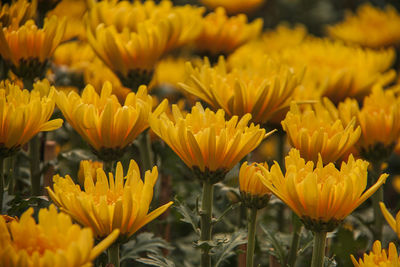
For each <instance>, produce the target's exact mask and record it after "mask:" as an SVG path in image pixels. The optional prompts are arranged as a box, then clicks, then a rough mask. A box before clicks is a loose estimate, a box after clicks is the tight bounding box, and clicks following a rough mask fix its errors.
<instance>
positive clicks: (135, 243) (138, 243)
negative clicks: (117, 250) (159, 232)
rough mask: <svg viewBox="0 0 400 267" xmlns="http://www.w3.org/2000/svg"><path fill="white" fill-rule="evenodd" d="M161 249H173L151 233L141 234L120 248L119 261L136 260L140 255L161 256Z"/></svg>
mask: <svg viewBox="0 0 400 267" xmlns="http://www.w3.org/2000/svg"><path fill="white" fill-rule="evenodd" d="M162 249H168V250H171V249H173V247H172V246H171V245H170V244H169V243H168V242H167V241H165V240H164V239H162V238H161V237H155V236H154V234H153V233H141V234H139V235H138V236H137V237H136V239H133V240H131V241H129V242H127V243H126V244H125V245H124V246H123V247H122V257H121V261H124V260H127V259H134V260H137V259H138V258H140V257H141V256H140V254H141V253H149V254H153V255H161V254H162V251H161V250H162Z"/></svg>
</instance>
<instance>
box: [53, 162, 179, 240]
mask: <svg viewBox="0 0 400 267" xmlns="http://www.w3.org/2000/svg"><path fill="white" fill-rule="evenodd" d="M108 175H109V176H108V177H107V175H106V174H105V172H104V171H103V170H102V169H97V173H96V182H94V177H92V176H91V172H85V186H84V190H81V188H80V187H79V186H78V185H76V184H75V183H74V182H73V181H72V179H71V177H69V176H68V175H67V176H66V177H65V178H63V177H60V176H59V175H56V176H54V178H53V180H54V186H53V187H54V191H53V190H51V189H50V188H49V187H47V190H48V192H49V195H50V197H51V199H52V200H53V201H54V203H55V204H56V205H57V206H58V207H60V208H61V210H62V211H64V212H66V213H68V214H69V215H71V217H72V218H74V219H75V220H76V221H77V222H79V223H80V224H82V225H85V226H88V227H90V228H92V230H93V233H94V234H95V236H96V237H98V238H100V237H104V236H107V235H109V234H110V233H111V232H112V231H113V230H114V229H119V230H120V239H123V240H125V239H127V238H129V237H130V236H131V235H133V234H134V233H135V232H136V231H137V230H139V229H140V228H141V227H143V226H144V225H146V224H147V223H149V222H150V221H152V220H154V219H155V218H157V217H158V216H159V215H160V214H162V213H163V212H164V211H165V210H166V209H167V208H168V207H169V206H171V205H172V202H169V203H167V204H165V205H163V206H161V207H159V208H157V209H156V210H154V211H152V212H150V213H148V212H149V206H150V203H151V200H152V198H153V187H154V184H155V183H156V181H157V178H158V171H157V167H156V166H154V167H153V169H152V170H151V171H150V170H148V171H146V173H145V177H144V181H142V179H141V178H140V171H139V167H138V166H137V164H136V162H135V161H134V160H131V162H130V164H129V169H128V172H127V174H126V176H124V173H123V169H122V164H121V163H120V162H118V163H117V168H116V171H115V176H114V175H113V174H112V173H109V174H108Z"/></svg>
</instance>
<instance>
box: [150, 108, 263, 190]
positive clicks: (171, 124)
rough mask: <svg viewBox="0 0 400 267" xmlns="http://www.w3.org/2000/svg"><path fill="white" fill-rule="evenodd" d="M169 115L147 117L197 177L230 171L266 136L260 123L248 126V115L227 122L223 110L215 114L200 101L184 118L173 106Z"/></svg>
mask: <svg viewBox="0 0 400 267" xmlns="http://www.w3.org/2000/svg"><path fill="white" fill-rule="evenodd" d="M172 114H173V116H174V118H173V119H170V118H168V116H167V114H166V113H163V114H161V116H155V115H152V116H151V117H150V119H149V122H150V126H151V129H152V130H153V132H155V133H156V134H157V135H158V136H160V137H161V139H163V140H164V141H165V142H166V143H167V144H168V145H169V146H170V147H171V149H172V150H173V151H174V152H175V153H176V154H177V155H178V156H179V157H180V158H181V159H182V160H183V162H185V164H186V165H187V166H188V167H190V168H192V169H193V170H194V171H195V172H196V173H197V172H198V176H199V177H200V175H202V174H205V173H206V174H209V173H210V175H212V174H215V176H216V177H215V178H216V179H221V178H223V175H221V173H222V174H224V173H226V172H227V171H229V170H230V169H231V168H232V167H233V166H234V165H235V164H236V163H238V162H239V160H241V159H242V158H243V157H244V156H245V155H247V154H248V153H250V152H251V151H252V150H253V149H255V148H256V147H257V146H258V145H259V144H260V142H261V141H262V140H263V139H264V138H265V137H266V136H267V135H266V134H265V130H264V129H260V126H259V125H256V126H255V125H254V124H253V123H252V124H251V125H250V127H248V126H247V124H248V122H249V120H250V118H251V115H250V114H246V115H244V116H243V117H242V118H241V119H240V120H239V118H238V117H237V116H233V117H232V118H231V119H230V120H229V121H226V120H225V112H224V111H223V110H222V109H220V110H218V111H217V112H216V113H214V112H212V111H211V110H209V109H208V108H207V109H206V110H204V108H203V107H202V106H201V104H200V103H196V106H194V107H193V108H192V111H191V113H188V114H187V115H186V116H185V117H183V115H182V113H181V111H180V110H179V108H178V107H177V106H176V105H173V106H172ZM221 176H222V177H221ZM200 178H202V177H200ZM212 182H213V183H215V182H216V181H212Z"/></svg>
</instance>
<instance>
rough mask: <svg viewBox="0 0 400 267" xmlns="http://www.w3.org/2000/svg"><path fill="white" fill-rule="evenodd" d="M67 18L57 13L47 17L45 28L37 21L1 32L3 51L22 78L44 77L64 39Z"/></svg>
mask: <svg viewBox="0 0 400 267" xmlns="http://www.w3.org/2000/svg"><path fill="white" fill-rule="evenodd" d="M64 31H65V19H63V20H59V19H58V18H57V17H55V16H53V17H51V18H49V19H46V20H45V22H44V27H43V29H38V27H37V26H36V25H35V23H34V21H33V20H28V21H27V22H26V23H25V24H24V25H23V26H21V27H19V28H18V27H15V26H9V27H7V28H3V29H2V30H1V31H0V54H1V56H2V57H3V59H4V60H6V61H7V62H8V63H9V64H10V65H11V69H12V71H13V72H14V73H15V74H17V75H18V76H19V77H24V78H27V77H29V78H32V79H33V78H36V77H39V78H42V76H43V75H44V74H45V70H46V62H47V60H48V59H49V58H50V57H51V56H52V54H53V52H54V50H55V49H56V47H57V46H58V44H59V43H60V42H61V40H62V37H63V35H64Z"/></svg>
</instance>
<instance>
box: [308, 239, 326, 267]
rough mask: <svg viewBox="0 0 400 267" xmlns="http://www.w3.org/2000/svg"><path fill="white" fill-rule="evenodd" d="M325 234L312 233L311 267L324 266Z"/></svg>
mask: <svg viewBox="0 0 400 267" xmlns="http://www.w3.org/2000/svg"><path fill="white" fill-rule="evenodd" d="M326 234H327V232H314V247H313V254H312V261H311V267H322V266H323V265H324V257H325V243H326Z"/></svg>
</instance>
